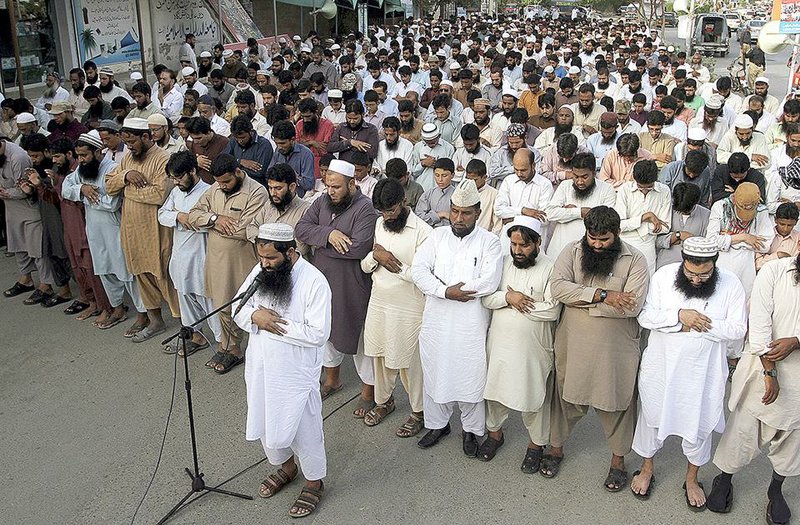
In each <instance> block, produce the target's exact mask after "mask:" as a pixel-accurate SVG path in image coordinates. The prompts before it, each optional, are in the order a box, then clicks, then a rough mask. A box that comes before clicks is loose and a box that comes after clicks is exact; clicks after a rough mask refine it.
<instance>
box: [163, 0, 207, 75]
mask: <svg viewBox="0 0 800 525" xmlns="http://www.w3.org/2000/svg"><path fill="white" fill-rule="evenodd" d="M150 22H151V27H152V29H153V45H154V48H153V54H154V60H155V62H156V63H163V64H167V65H171V66H173V67H174V66H175V64H177V63H178V53H179V52H180V49H181V45H182V44H183V42H184V41H185V36H186V34H187V33H193V34H194V36H195V37H196V38H197V43H196V44H195V48H194V50H195V54H197V55H200V52H201V51H211V50H212V48H213V47H214V45H215V44H218V43H219V41H220V38H219V26H218V25H217V19H216V16H212V14H211V13H210V12H209V10H208V7H207V4H206V2H205V0H150Z"/></svg>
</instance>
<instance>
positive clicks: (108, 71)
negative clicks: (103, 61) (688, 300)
mask: <svg viewBox="0 0 800 525" xmlns="http://www.w3.org/2000/svg"><path fill="white" fill-rule="evenodd" d="M97 73H98V74H99V75H107V76H109V77H113V76H114V70H112V69H111V68H110V67H107V66H106V67H101V68H100V70H99V71H98V72H97Z"/></svg>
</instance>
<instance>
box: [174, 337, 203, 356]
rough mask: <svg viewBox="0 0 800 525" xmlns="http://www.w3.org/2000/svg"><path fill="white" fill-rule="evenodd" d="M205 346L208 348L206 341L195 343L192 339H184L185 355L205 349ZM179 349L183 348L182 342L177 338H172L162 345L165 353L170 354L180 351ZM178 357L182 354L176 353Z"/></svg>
mask: <svg viewBox="0 0 800 525" xmlns="http://www.w3.org/2000/svg"><path fill="white" fill-rule="evenodd" d="M206 348H208V342H203V343H195V342H194V341H186V357H189V356H190V355H192V354H193V353H195V352H198V351H200V350H205V349H206ZM181 350H183V344H182V343H181V342H180V340H179V339H173V340H172V341H170V342H169V343H168V344H166V345H164V353H165V354H170V355H172V354H175V353H180V351H181ZM178 357H183V355H178Z"/></svg>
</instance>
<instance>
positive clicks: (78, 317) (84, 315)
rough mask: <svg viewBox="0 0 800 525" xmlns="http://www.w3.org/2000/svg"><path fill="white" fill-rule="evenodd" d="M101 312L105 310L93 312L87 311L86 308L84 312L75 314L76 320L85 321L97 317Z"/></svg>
mask: <svg viewBox="0 0 800 525" xmlns="http://www.w3.org/2000/svg"><path fill="white" fill-rule="evenodd" d="M101 313H103V312H101V311H100V310H94V311H93V312H87V311H86V310H84V311H83V312H81V313H80V314H78V315H76V316H75V320H76V321H85V320H87V319H91V318H92V317H97V316H98V315H100V314H101Z"/></svg>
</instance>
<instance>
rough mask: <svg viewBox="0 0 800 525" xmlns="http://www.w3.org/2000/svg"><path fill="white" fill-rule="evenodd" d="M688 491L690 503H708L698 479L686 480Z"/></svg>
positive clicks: (697, 505) (697, 504) (693, 504)
mask: <svg viewBox="0 0 800 525" xmlns="http://www.w3.org/2000/svg"><path fill="white" fill-rule="evenodd" d="M686 492H687V494H688V495H689V503H690V504H691V505H692V506H693V507H698V508H699V507H702V506H703V505H705V504H706V493H705V491H703V489H701V488H700V486H699V485H698V484H697V481H694V480H692V481H689V480H687V481H686Z"/></svg>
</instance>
